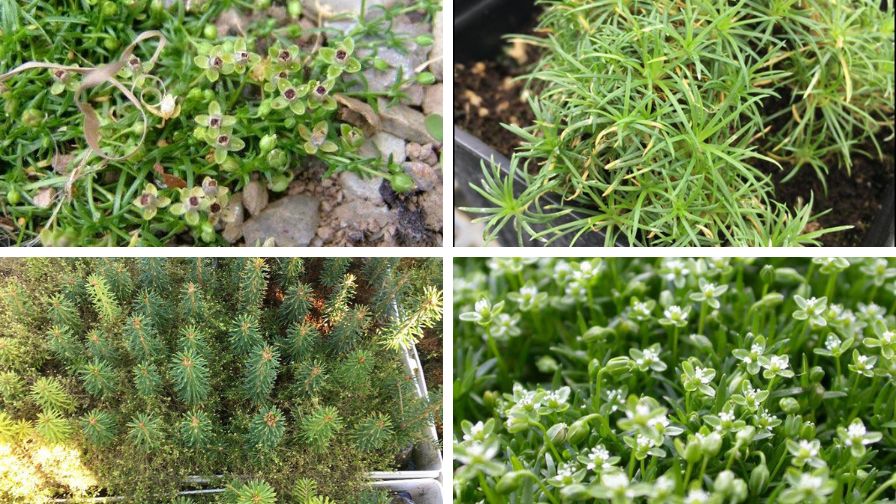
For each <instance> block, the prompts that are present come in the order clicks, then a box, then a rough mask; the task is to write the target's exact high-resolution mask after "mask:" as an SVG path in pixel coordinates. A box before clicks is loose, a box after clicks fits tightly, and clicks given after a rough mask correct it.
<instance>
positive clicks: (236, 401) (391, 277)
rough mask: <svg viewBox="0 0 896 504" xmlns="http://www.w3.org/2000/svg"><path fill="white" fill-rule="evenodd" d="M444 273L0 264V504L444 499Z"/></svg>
mask: <svg viewBox="0 0 896 504" xmlns="http://www.w3.org/2000/svg"><path fill="white" fill-rule="evenodd" d="M441 322H442V260H441V259H438V258H436V259H417V258H403V259H391V258H372V259H352V258H345V257H337V258H308V259H302V258H277V259H275V258H218V259H214V258H178V259H161V258H140V259H109V258H102V259H81V258H77V259H68V258H65V259H63V258H56V259H47V258H21V259H11V258H4V259H0V327H2V330H0V502H4V503H23V504H38V503H49V502H71V503H75V502H78V503H84V502H139V503H166V504H169V503H170V504H196V503H221V504H274V503H278V502H279V503H295V504H323V503H331V504H332V503H364V504H389V503H393V502H402V503H406V504H407V503H413V504H436V503H441V502H442V501H443V498H442V490H441V483H440V480H441V466H442V458H443V457H442V450H441V446H442V438H443V430H442V426H443V424H442V408H443V405H442V375H443V373H442V351H441V348H442V333H441Z"/></svg>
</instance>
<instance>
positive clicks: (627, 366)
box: [604, 356, 632, 376]
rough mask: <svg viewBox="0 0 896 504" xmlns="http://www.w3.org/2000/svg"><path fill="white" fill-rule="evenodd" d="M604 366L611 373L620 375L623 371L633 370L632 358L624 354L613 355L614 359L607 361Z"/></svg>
mask: <svg viewBox="0 0 896 504" xmlns="http://www.w3.org/2000/svg"><path fill="white" fill-rule="evenodd" d="M604 368H605V369H606V370H607V372H608V373H610V374H611V375H615V376H619V375H621V374H623V373H627V372H629V371H631V369H632V360H631V359H629V358H628V357H624V356H620V357H613V358H612V359H610V360H608V361H607V364H606V366H604Z"/></svg>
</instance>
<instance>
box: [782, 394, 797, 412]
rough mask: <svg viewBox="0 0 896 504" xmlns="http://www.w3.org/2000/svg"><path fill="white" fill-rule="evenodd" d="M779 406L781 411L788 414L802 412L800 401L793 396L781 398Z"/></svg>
mask: <svg viewBox="0 0 896 504" xmlns="http://www.w3.org/2000/svg"><path fill="white" fill-rule="evenodd" d="M778 406H780V407H781V411H783V412H784V413H787V414H788V415H794V414H796V413H799V412H800V402H799V401H797V400H796V399H794V398H792V397H782V398H781V400H780V401H778Z"/></svg>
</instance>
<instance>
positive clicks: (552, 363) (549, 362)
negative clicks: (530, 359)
mask: <svg viewBox="0 0 896 504" xmlns="http://www.w3.org/2000/svg"><path fill="white" fill-rule="evenodd" d="M535 367H537V368H538V370H539V371H541V372H542V373H545V374H550V373H554V372H556V371H557V370H558V369H560V366H559V365H558V364H557V360H556V359H554V358H553V357H551V356H550V355H543V356H542V357H541V358H540V359H538V362H536V363H535Z"/></svg>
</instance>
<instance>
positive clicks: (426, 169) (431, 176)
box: [401, 161, 442, 191]
mask: <svg viewBox="0 0 896 504" xmlns="http://www.w3.org/2000/svg"><path fill="white" fill-rule="evenodd" d="M401 166H402V167H403V168H404V171H405V172H406V173H407V174H408V175H410V176H411V178H413V179H414V182H415V183H416V185H417V190H418V191H432V190H433V189H434V188H436V187H437V186H441V184H442V174H441V170H437V169H436V168H433V167H432V166H430V165H428V164H425V163H420V162H418V161H411V162H408V163H403V164H402V165H401Z"/></svg>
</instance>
